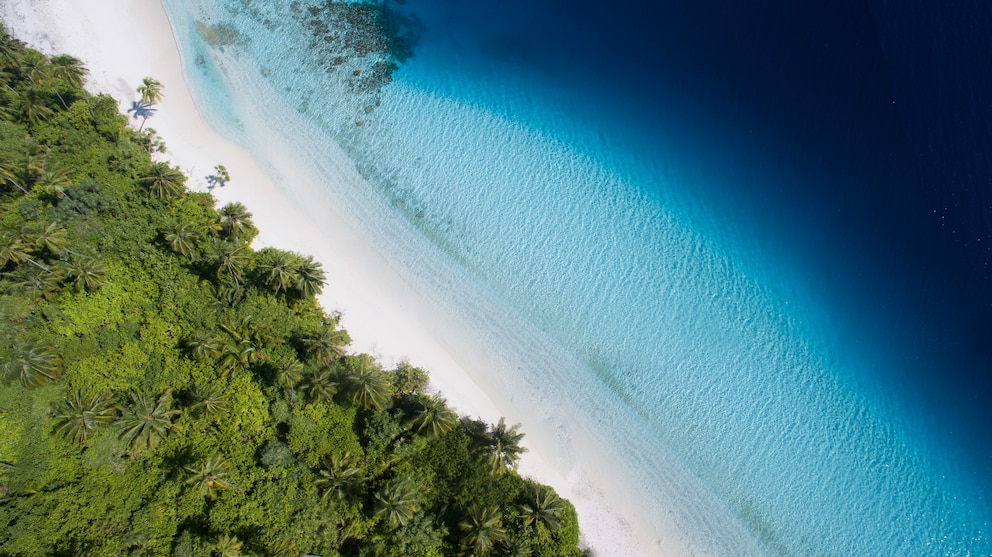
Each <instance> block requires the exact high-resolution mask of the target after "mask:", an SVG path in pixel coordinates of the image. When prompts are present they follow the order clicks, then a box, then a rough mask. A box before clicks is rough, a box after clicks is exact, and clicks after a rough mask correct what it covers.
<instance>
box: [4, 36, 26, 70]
mask: <svg viewBox="0 0 992 557" xmlns="http://www.w3.org/2000/svg"><path fill="white" fill-rule="evenodd" d="M24 46H25V45H24V42H23V41H21V40H19V39H15V38H14V37H12V36H10V35H9V34H8V33H7V30H6V29H3V28H2V27H0V56H2V57H3V58H5V59H6V61H7V64H9V65H11V66H15V67H16V66H18V65H19V64H20V56H21V53H23V52H24Z"/></svg>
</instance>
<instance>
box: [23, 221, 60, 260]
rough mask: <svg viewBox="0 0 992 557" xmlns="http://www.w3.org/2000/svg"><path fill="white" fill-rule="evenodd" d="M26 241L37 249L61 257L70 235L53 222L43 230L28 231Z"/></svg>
mask: <svg viewBox="0 0 992 557" xmlns="http://www.w3.org/2000/svg"><path fill="white" fill-rule="evenodd" d="M26 232H27V234H26V235H25V236H27V238H26V239H28V243H29V244H32V245H33V246H34V248H35V249H39V250H47V251H48V253H49V254H51V255H59V254H61V253H62V252H63V250H64V249H65V245H66V241H67V236H68V233H67V232H66V230H65V228H64V227H63V226H62V225H60V224H59V223H57V222H51V223H49V224H48V226H46V227H45V228H43V229H41V230H36V229H30V228H29V229H28V230H27V231H26Z"/></svg>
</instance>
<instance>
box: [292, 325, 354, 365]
mask: <svg viewBox="0 0 992 557" xmlns="http://www.w3.org/2000/svg"><path fill="white" fill-rule="evenodd" d="M303 343H304V344H305V345H306V350H307V354H309V355H310V357H312V358H313V359H314V360H316V361H317V362H318V363H320V364H324V365H326V364H329V363H330V362H331V361H332V360H336V359H338V358H340V357H341V356H342V355H343V354H344V347H345V346H347V345H349V344H351V337H349V336H348V332H347V331H345V330H342V329H338V328H336V327H335V324H334V323H333V322H325V323H322V324H321V326H320V328H318V329H317V330H316V331H314V332H313V333H312V334H311V335H310V336H308V337H306V338H305V339H304V340H303Z"/></svg>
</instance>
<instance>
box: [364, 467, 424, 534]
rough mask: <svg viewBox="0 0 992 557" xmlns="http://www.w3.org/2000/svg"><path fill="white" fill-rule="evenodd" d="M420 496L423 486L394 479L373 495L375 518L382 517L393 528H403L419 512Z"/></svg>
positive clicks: (406, 480) (409, 481)
mask: <svg viewBox="0 0 992 557" xmlns="http://www.w3.org/2000/svg"><path fill="white" fill-rule="evenodd" d="M422 494H423V486H420V485H417V484H415V483H414V482H413V481H411V480H409V479H407V478H402V479H401V478H396V479H394V480H393V481H391V482H389V483H388V484H387V485H386V487H385V488H383V489H382V490H381V491H378V492H377V493H376V494H375V500H376V505H375V506H376V509H375V517H376V518H383V517H384V518H385V519H386V522H387V523H388V524H389V525H390V526H391V527H393V528H397V527H400V526H405V525H406V524H407V523H408V522H410V520H411V519H412V518H413V517H414V515H415V514H416V513H417V511H418V510H420V504H421V498H422Z"/></svg>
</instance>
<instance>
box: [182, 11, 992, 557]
mask: <svg viewBox="0 0 992 557" xmlns="http://www.w3.org/2000/svg"><path fill="white" fill-rule="evenodd" d="M163 4H164V5H165V7H166V9H167V11H168V12H169V15H170V18H171V20H172V23H173V26H174V28H175V31H176V33H177V37H178V39H179V44H180V48H181V50H182V51H183V54H184V59H185V62H186V71H187V74H188V75H189V77H190V81H191V84H192V86H193V88H194V94H195V95H196V96H197V100H198V102H199V103H200V104H201V107H202V108H203V112H204V114H205V115H206V116H207V117H208V118H209V119H210V120H211V123H212V124H213V125H215V126H216V127H218V129H220V130H221V131H222V132H224V133H225V134H227V135H228V136H230V137H232V138H233V139H235V140H236V141H239V142H241V143H242V144H244V145H246V146H247V147H249V148H250V149H252V150H253V152H254V153H255V154H256V156H258V157H259V158H260V159H262V160H265V158H266V157H267V156H268V155H267V154H266V153H268V152H270V151H271V149H270V146H271V142H280V143H281V144H285V145H290V146H292V147H293V149H295V150H296V151H297V152H298V153H300V154H301V158H303V159H306V160H307V161H308V163H309V164H312V165H313V167H314V169H315V171H317V172H328V173H330V172H333V168H324V167H323V166H322V162H321V158H320V152H321V150H322V147H321V146H322V145H326V146H331V145H335V146H338V147H341V148H343V149H344V150H345V151H346V152H347V153H348V154H349V156H350V157H351V159H352V160H353V161H354V163H355V164H356V166H357V167H358V168H359V169H360V171H361V172H362V174H363V175H364V176H365V177H366V178H367V181H368V184H367V185H364V186H362V187H359V188H351V189H347V190H345V189H340V190H339V189H335V188H334V187H333V186H331V185H328V191H327V192H326V194H327V195H328V196H330V198H332V199H334V200H335V202H336V203H340V204H342V205H343V206H345V207H347V208H349V210H351V211H353V212H354V213H356V214H359V215H361V218H362V220H363V221H364V222H366V223H367V225H368V228H369V232H370V233H371V234H372V235H373V236H374V237H375V238H376V240H377V243H378V245H379V246H380V247H381V249H382V250H383V251H384V252H385V253H387V254H389V255H390V257H391V258H392V259H393V260H394V261H395V262H396V263H397V265H399V266H400V267H401V268H402V269H403V270H404V272H405V273H407V274H408V276H409V277H410V278H411V280H413V281H415V282H416V283H417V284H418V285H419V287H420V288H421V289H422V290H423V291H424V293H425V295H427V296H432V297H435V298H437V299H438V300H440V301H441V302H442V303H443V304H444V305H445V307H447V309H448V310H449V311H454V312H456V313H458V314H459V315H460V317H461V318H462V319H463V320H464V322H465V323H466V324H467V325H468V326H469V327H470V328H471V330H472V332H473V334H474V335H476V336H477V337H478V338H480V339H483V341H484V342H486V343H488V344H489V345H490V346H491V347H492V348H493V350H494V351H496V352H498V353H499V354H501V355H502V357H503V358H504V359H505V361H506V364H507V366H508V367H509V368H510V369H513V370H515V373H514V374H512V376H504V377H493V378H489V379H488V381H489V382H490V384H491V386H492V387H493V388H498V389H503V390H505V391H507V392H513V393H517V398H516V399H515V403H517V404H519V405H521V406H522V407H523V408H525V409H527V410H528V413H530V414H533V415H542V416H544V419H545V420H546V421H547V422H548V424H550V425H549V427H550V428H551V429H553V430H554V431H555V432H556V435H557V436H558V441H559V442H560V443H561V446H562V447H563V448H564V450H568V447H570V446H571V445H570V444H569V443H570V440H573V439H575V438H578V437H583V438H584V437H585V436H589V437H591V438H592V439H593V440H594V441H595V443H597V444H599V446H600V447H601V448H602V450H604V451H608V452H610V453H611V454H613V455H615V456H616V457H617V458H618V459H619V460H620V461H621V462H623V463H624V470H623V473H624V474H625V475H626V476H629V478H630V481H632V482H634V483H635V484H636V485H637V486H638V488H639V489H640V491H641V493H642V496H643V500H642V501H640V502H639V503H640V504H641V505H643V508H644V511H645V513H647V514H648V515H649V516H651V517H652V521H653V523H654V524H655V525H656V526H657V527H658V529H659V531H671V530H675V531H679V532H681V533H682V536H683V537H682V539H680V540H678V541H677V542H674V541H671V540H667V542H668V543H669V544H673V543H675V544H677V545H678V546H679V547H680V549H681V551H683V552H685V553H693V552H698V553H701V554H702V553H715V554H722V555H743V554H783V555H882V554H892V555H896V554H898V555H986V554H989V553H990V551H992V540H990V537H989V534H988V532H989V528H990V527H989V520H990V517H992V510H990V505H989V502H988V499H987V497H988V495H989V493H992V489H990V487H992V485H990V481H989V459H988V457H989V454H990V451H989V438H988V436H989V428H988V427H987V426H988V425H989V424H990V415H989V414H990V413H989V410H988V407H987V404H985V402H984V400H985V397H984V395H985V393H987V392H988V390H987V384H986V383H985V382H986V381H987V378H986V377H985V374H987V371H988V369H989V363H990V361H992V360H989V359H988V349H987V347H984V346H983V343H982V335H983V333H984V332H988V323H989V317H988V316H989V315H990V313H989V312H990V310H989V306H988V302H989V296H990V294H989V292H988V290H989V289H988V288H987V284H988V282H987V280H986V279H987V278H988V274H987V270H986V271H984V272H985V273H986V274H984V275H983V271H982V263H981V261H982V258H983V257H986V258H987V255H986V252H985V251H984V247H983V246H981V245H980V244H978V241H973V242H972V243H971V244H963V243H961V242H958V241H957V240H956V239H955V238H951V239H950V240H948V238H947V237H943V236H941V235H940V232H939V224H940V223H939V222H937V223H935V222H934V219H938V218H945V219H946V218H948V217H949V216H950V217H953V218H954V219H956V220H955V222H954V223H953V226H956V227H957V229H958V230H960V231H961V233H962V234H964V233H967V234H970V235H972V236H976V238H979V239H980V238H981V237H982V236H981V235H982V234H983V233H984V234H986V236H985V238H986V239H988V235H989V231H988V230H984V232H983V228H982V227H983V226H985V225H986V224H987V222H988V220H984V221H983V219H984V218H986V217H985V213H984V212H982V211H984V209H982V203H984V202H986V201H987V200H988V197H989V196H988V193H987V192H985V191H983V190H982V189H981V188H982V182H981V179H980V178H981V175H980V173H979V176H978V178H979V179H978V180H977V181H976V182H974V183H971V182H967V181H964V182H961V181H958V182H954V181H953V180H949V179H947V178H946V172H944V166H948V167H950V166H954V165H962V166H968V165H971V166H970V167H971V168H975V164H974V163H975V161H974V160H972V159H968V158H967V157H966V156H964V155H959V156H957V158H953V157H949V156H943V154H942V153H937V154H934V155H933V156H932V157H931V158H930V159H927V158H926V157H921V156H920V144H921V139H920V137H921V136H920V135H919V133H917V134H916V135H914V134H913V133H911V132H910V133H907V132H906V130H907V129H910V130H911V131H912V129H913V127H912V126H911V125H909V124H907V121H906V119H907V114H906V112H905V111H906V109H905V108H903V107H902V106H900V105H899V104H898V101H900V100H905V101H906V102H907V103H911V102H914V99H917V100H916V101H915V102H919V101H918V99H919V98H923V97H925V94H924V93H925V92H920V91H919V90H918V89H915V88H913V87H910V86H908V85H907V86H905V87H904V88H903V89H900V88H899V87H897V86H895V85H893V84H894V83H896V82H898V81H899V79H902V80H903V83H909V84H911V85H914V86H915V85H916V84H917V83H918V81H919V80H916V81H914V79H913V77H912V76H911V75H907V74H900V73H899V72H900V71H901V70H906V68H907V67H908V65H909V64H908V62H907V61H910V60H912V57H911V55H910V54H907V53H906V51H905V48H896V46H903V47H904V46H905V45H900V44H899V41H900V40H901V39H904V38H905V35H904V34H900V29H901V27H900V24H901V22H900V21H895V20H893V19H885V18H893V17H895V16H896V11H895V10H894V9H892V8H890V7H889V6H887V5H884V4H883V3H880V2H876V3H874V4H870V5H869V4H864V3H856V2H847V3H845V2H840V3H830V5H829V6H827V5H824V6H813V7H810V6H806V7H804V8H796V7H792V6H789V5H787V4H786V3H785V2H782V3H781V5H780V4H777V3H775V2H766V3H762V4H760V5H758V6H752V5H748V7H747V9H744V8H742V7H741V6H737V5H733V4H728V3H725V2H709V3H704V4H705V5H700V6H696V7H693V8H687V7H684V6H668V5H665V4H662V5H661V6H658V5H656V4H655V3H651V4H650V5H649V3H640V4H637V3H635V4H631V5H627V6H623V7H611V6H607V5H602V4H598V3H593V2H568V3H565V2H557V1H552V0H542V1H540V2H520V1H515V0H510V1H505V2H501V3H499V4H498V5H485V6H476V5H471V6H464V5H462V4H463V3H457V2H447V1H442V0H409V2H408V3H406V4H404V5H402V6H401V7H400V8H399V9H400V12H401V13H402V14H403V15H404V16H405V17H408V18H410V20H411V21H414V22H415V28H416V29H418V30H419V33H420V36H419V41H418V43H417V45H416V48H415V55H414V56H413V57H412V58H411V59H410V60H409V61H408V62H407V63H406V64H404V65H403V66H402V67H401V69H400V70H399V72H398V73H397V74H396V75H395V79H394V81H393V82H392V83H390V84H389V85H387V86H385V87H384V88H383V89H382V90H381V91H372V92H362V93H356V92H355V91H354V88H353V87H351V86H349V83H354V80H353V79H350V78H349V75H348V74H347V73H344V72H343V71H342V69H344V68H345V67H346V68H347V71H350V70H351V67H350V66H347V65H345V66H344V67H342V68H338V69H333V68H331V67H330V66H329V65H328V64H327V59H326V57H323V55H322V54H321V51H320V50H319V49H315V47H314V46H313V45H312V44H311V38H312V35H311V34H310V33H309V31H308V23H307V22H308V21H309V20H308V18H307V15H306V14H307V12H306V10H305V9H303V8H304V7H305V6H308V5H309V4H307V3H306V2H298V3H291V2H284V1H274V2H267V3H259V2H251V1H249V0H165V1H164V2H163ZM978 9H981V8H980V7H979V8H978ZM921 14H922V8H920V9H917V10H916V11H915V12H914V11H913V10H907V12H906V13H902V12H900V13H899V14H898V15H899V16H900V17H906V18H912V17H917V16H918V17H923V16H922V15H921ZM197 22H200V23H201V24H206V25H218V24H223V25H225V26H227V27H224V28H225V29H227V30H229V31H233V33H232V34H231V37H238V39H237V40H234V39H232V40H231V41H229V42H225V41H220V42H219V43H218V41H216V40H214V44H213V45H211V44H208V41H206V40H204V33H203V32H202V29H203V27H202V25H201V26H198V25H197ZM906 25H908V24H906ZM215 28H216V27H215ZM215 38H216V37H215ZM893 52H895V53H896V54H893ZM975 55H976V56H981V55H982V53H981V52H979V53H976V54H975ZM900 56H902V57H903V58H899V57H900ZM373 61H374V60H365V61H361V63H364V64H370V63H371V62H373ZM906 71H908V70H906ZM918 71H925V68H923V69H920V70H918ZM976 87H978V86H976ZM894 101H895V102H894ZM894 107H895V108H894ZM957 107H958V108H959V109H960V107H961V105H960V104H959V105H957ZM286 110H288V112H285V113H284V112H282V111H286ZM979 116H981V117H984V114H979ZM931 117H932V115H930V114H929V113H928V115H927V118H931ZM979 120H980V118H979ZM917 125H918V126H919V127H920V129H923V128H925V127H926V126H925V124H917ZM966 132H967V133H965V132H962V135H961V136H962V137H965V136H967V137H968V138H969V139H971V140H974V139H975V138H976V134H978V135H979V137H978V139H983V138H982V137H980V135H981V133H983V132H981V131H974V130H970V129H969V130H966ZM956 138H957V136H953V135H951V134H945V135H944V136H943V138H942V141H931V143H932V144H931V151H938V150H940V149H946V150H948V151H953V148H952V147H950V146H949V145H948V143H953V141H954V140H955V139H956ZM327 148H330V147H327ZM987 153H988V151H986V155H985V156H988V155H987ZM269 162H270V163H271V164H273V165H276V166H277V165H278V161H269ZM928 162H929V163H930V164H931V166H927V163H928ZM979 162H983V160H979ZM984 164H985V165H986V166H985V167H981V165H978V167H979V168H987V165H988V162H987V161H984ZM942 165H943V166H942ZM942 179H943V180H944V182H943V187H942V188H935V187H934V184H935V183H937V182H940V180H942ZM924 182H926V183H924ZM286 187H287V188H291V187H292V185H286ZM948 192H950V194H952V195H951V197H954V196H955V195H957V196H958V198H960V197H961V196H962V195H963V196H965V197H968V199H969V203H971V204H973V205H975V208H977V210H976V209H975V208H972V207H970V205H966V206H964V207H960V206H959V207H956V208H953V207H951V205H950V204H949V205H948V207H949V208H946V209H941V207H943V204H942V203H941V201H943V199H942V198H941V195H948ZM930 210H933V211H937V212H938V213H940V212H941V211H943V215H941V214H938V213H934V214H936V215H937V216H932V215H931V214H930V213H928V211H930ZM955 211H956V212H955ZM920 214H923V215H925V216H924V217H922V218H920V217H919V215H920ZM935 230H936V231H937V232H934V231H935ZM975 244H978V245H975ZM969 246H970V247H969ZM985 261H986V262H987V261H988V259H985ZM935 267H939V269H936V268H935ZM983 281H985V282H983ZM983 284H984V285H985V286H984V289H983V287H982V285H983ZM970 336H974V337H975V338H970ZM986 340H987V338H986ZM573 456H574V457H576V458H582V456H583V455H581V454H577V455H573Z"/></svg>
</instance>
